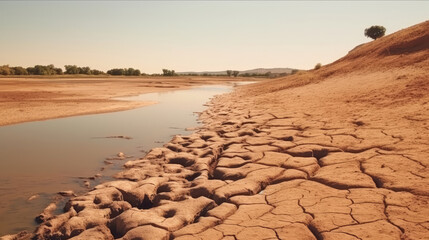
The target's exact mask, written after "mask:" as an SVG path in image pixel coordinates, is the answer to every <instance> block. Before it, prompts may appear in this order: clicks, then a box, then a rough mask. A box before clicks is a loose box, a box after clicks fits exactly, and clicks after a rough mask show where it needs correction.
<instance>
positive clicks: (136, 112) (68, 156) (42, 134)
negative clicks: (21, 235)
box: [0, 85, 233, 236]
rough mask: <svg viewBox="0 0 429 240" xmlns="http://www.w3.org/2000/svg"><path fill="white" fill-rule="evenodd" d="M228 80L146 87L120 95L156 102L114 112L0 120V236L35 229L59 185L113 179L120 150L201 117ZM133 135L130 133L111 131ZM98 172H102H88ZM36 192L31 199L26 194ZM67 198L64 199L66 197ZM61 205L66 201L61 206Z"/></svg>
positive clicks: (163, 138)
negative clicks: (172, 87) (178, 87)
mask: <svg viewBox="0 0 429 240" xmlns="http://www.w3.org/2000/svg"><path fill="white" fill-rule="evenodd" d="M232 88H233V87H232V86H231V85H229V86H228V85H208V86H202V87H197V88H192V89H188V90H176V91H169V92H162V93H149V94H142V95H139V96H135V97H127V98H123V99H127V100H133V101H144V100H149V101H157V102H158V104H154V105H150V106H146V107H142V108H138V109H133V110H127V111H121V112H114V113H105V114H95V115H87V116H77V117H68V118H62V119H54V120H47V121H38V122H30V123H22V124H17V125H11V126H4V127H0V236H2V235H5V234H11V233H16V232H19V231H22V230H29V231H32V230H33V229H34V227H35V226H36V223H35V221H34V217H35V216H37V215H38V214H39V213H41V211H42V210H43V209H44V208H45V207H46V206H47V204H48V203H49V202H51V201H52V200H53V199H54V198H57V197H58V195H57V194H56V192H58V191H62V190H73V191H75V192H77V193H83V192H85V191H86V188H85V186H84V181H89V183H90V184H91V186H94V185H96V184H98V183H100V182H102V181H106V180H109V179H111V177H110V176H112V174H113V173H115V172H117V171H118V170H120V169H121V166H122V165H123V163H125V161H124V160H112V161H111V162H113V163H114V164H105V163H104V160H106V158H111V157H115V156H116V155H117V154H118V153H119V152H123V153H125V154H126V155H128V156H134V157H133V158H130V159H134V158H138V157H142V156H144V152H145V151H147V150H149V149H151V148H153V147H158V146H161V145H163V144H164V143H166V142H168V141H169V140H170V139H171V138H172V136H174V135H176V134H189V132H187V131H186V130H185V129H186V128H188V127H195V126H197V125H198V122H197V116H196V114H195V112H201V111H203V110H204V108H205V107H204V106H203V104H204V103H206V102H208V101H209V99H210V98H211V97H213V96H214V95H217V94H222V93H226V92H229V91H231V89H232ZM109 136H128V137H131V138H132V139H124V138H106V137H109ZM96 174H100V175H101V176H100V177H96V178H95V179H88V178H91V177H93V176H94V175H96ZM30 196H35V198H34V199H33V200H28V198H29V197H30ZM63 201H65V200H63ZM59 210H61V209H59Z"/></svg>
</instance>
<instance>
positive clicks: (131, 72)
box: [0, 64, 146, 76]
mask: <svg viewBox="0 0 429 240" xmlns="http://www.w3.org/2000/svg"><path fill="white" fill-rule="evenodd" d="M64 69H65V71H63V69H62V68H57V67H55V66H54V65H53V64H50V65H46V66H44V65H35V66H34V67H27V68H24V67H21V66H16V67H11V66H9V65H3V66H0V75H63V74H71V75H73V74H84V75H114V76H121V75H122V76H142V75H146V74H145V73H141V72H140V70H138V69H134V68H113V69H110V70H108V71H107V72H103V71H101V70H97V69H91V68H90V67H78V66H76V65H65V66H64Z"/></svg>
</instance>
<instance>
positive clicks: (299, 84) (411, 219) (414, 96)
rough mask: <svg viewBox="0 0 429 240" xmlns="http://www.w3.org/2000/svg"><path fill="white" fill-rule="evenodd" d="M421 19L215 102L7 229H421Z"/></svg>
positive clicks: (355, 233) (426, 175)
mask: <svg viewBox="0 0 429 240" xmlns="http://www.w3.org/2000/svg"><path fill="white" fill-rule="evenodd" d="M428 29H429V21H428V22H424V23H422V24H419V25H416V26H413V27H411V28H409V29H405V30H403V31H400V32H398V33H395V34H392V35H390V36H386V37H383V38H381V39H378V40H376V41H374V42H371V43H368V44H364V45H362V46H360V47H358V48H356V49H354V50H353V51H351V52H350V53H349V54H348V55H347V56H346V57H344V58H342V59H340V60H338V61H337V62H334V63H333V64H331V65H328V66H324V67H322V68H321V69H319V70H317V71H309V72H305V73H299V74H296V75H292V76H289V77H286V78H282V79H277V80H273V81H269V82H264V83H258V84H253V85H250V86H242V87H240V89H238V90H237V91H235V92H234V93H231V94H228V95H224V96H221V97H218V98H215V99H214V100H212V102H211V103H210V108H209V109H208V110H207V111H205V112H203V113H202V114H201V116H200V118H201V120H202V121H203V122H204V127H203V128H201V129H200V130H199V131H198V132H196V133H194V134H191V135H189V136H176V137H174V138H173V139H172V140H171V141H170V142H169V143H167V144H165V145H164V146H163V147H160V148H154V149H152V150H151V151H150V152H149V153H148V154H147V155H146V156H145V157H143V158H141V159H135V160H131V161H128V162H127V163H126V164H125V165H124V167H125V169H124V170H123V171H121V172H119V173H117V174H116V175H115V177H116V178H117V180H115V181H111V182H106V183H103V184H100V185H98V186H96V187H95V188H94V189H93V190H92V191H90V192H88V193H87V194H84V195H82V196H77V197H74V198H71V199H70V201H69V202H68V203H67V204H66V206H65V212H64V213H63V214H61V215H57V216H52V215H51V213H50V212H49V208H48V209H47V210H46V212H45V216H47V217H46V221H45V222H43V223H42V224H41V225H40V226H39V227H38V228H37V229H36V231H35V232H34V233H29V234H26V233H23V234H21V235H20V236H18V237H17V238H18V239H26V238H30V237H34V238H36V239H68V238H71V239H74V240H78V239H82V240H83V239H122V240H129V239H180V240H185V239H189V240H196V239H201V240H202V239H219V240H220V239H224V240H233V239H238V240H241V239H243V240H244V239H302V240H322V239H323V240H337V239H338V240H340V239H341V240H361V239H371V240H372V239H374V240H376V239H377V240H378V239H395V240H396V239H397V240H400V239H427V236H429V208H428V206H429V172H428V170H427V166H429V160H428V159H429V152H428V147H429V126H428V124H429V95H428V94H427V93H428V91H429V79H428V75H427V69H428V67H429V42H428V41H427V39H428V36H429V32H428ZM10 238H12V236H11V237H9V239H10ZM6 239H7V238H6Z"/></svg>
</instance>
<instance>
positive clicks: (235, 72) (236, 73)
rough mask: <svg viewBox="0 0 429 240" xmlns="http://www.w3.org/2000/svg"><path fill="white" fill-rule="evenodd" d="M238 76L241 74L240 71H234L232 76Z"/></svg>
mask: <svg viewBox="0 0 429 240" xmlns="http://www.w3.org/2000/svg"><path fill="white" fill-rule="evenodd" d="M238 74H240V72H239V71H232V75H233V76H234V77H237V76H238Z"/></svg>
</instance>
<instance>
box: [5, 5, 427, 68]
mask: <svg viewBox="0 0 429 240" xmlns="http://www.w3.org/2000/svg"><path fill="white" fill-rule="evenodd" d="M428 12H429V1H379V2H372V1H350V2H346V1H274V2H268V1H250V2H246V1H236V2H230V1H204V2H203V1H160V2H156V1H106V2H103V1H94V2H87V1H69V2H65V1H57V2H55V1H45V2H42V1H39V2H36V1H28V2H25V1H15V2H14V1H10V2H4V1H0V65H3V64H10V65H13V66H15V65H20V66H24V67H28V66H33V65H35V64H54V65H55V66H57V67H63V66H64V65H65V64H76V65H79V66H90V67H91V68H95V69H100V70H104V71H105V70H108V69H110V68H114V67H133V68H138V69H140V70H142V71H143V72H146V73H155V72H161V69H162V68H169V69H175V70H176V71H202V70H226V69H237V70H246V69H252V68H257V67H266V68H268V67H292V68H300V69H309V68H312V67H314V65H315V64H316V63H318V62H321V63H322V64H327V63H330V62H332V61H335V60H336V59H338V58H340V57H342V56H344V55H345V54H347V52H348V51H349V50H351V49H352V48H353V47H355V46H356V45H358V44H361V43H364V42H368V41H370V39H368V38H366V37H364V35H363V31H364V29H365V28H366V27H369V26H371V25H383V26H385V27H386V29H387V33H388V34H389V33H393V32H395V31H398V30H400V29H403V28H406V27H409V26H411V25H414V24H417V23H420V22H423V21H426V20H429V14H428Z"/></svg>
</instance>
